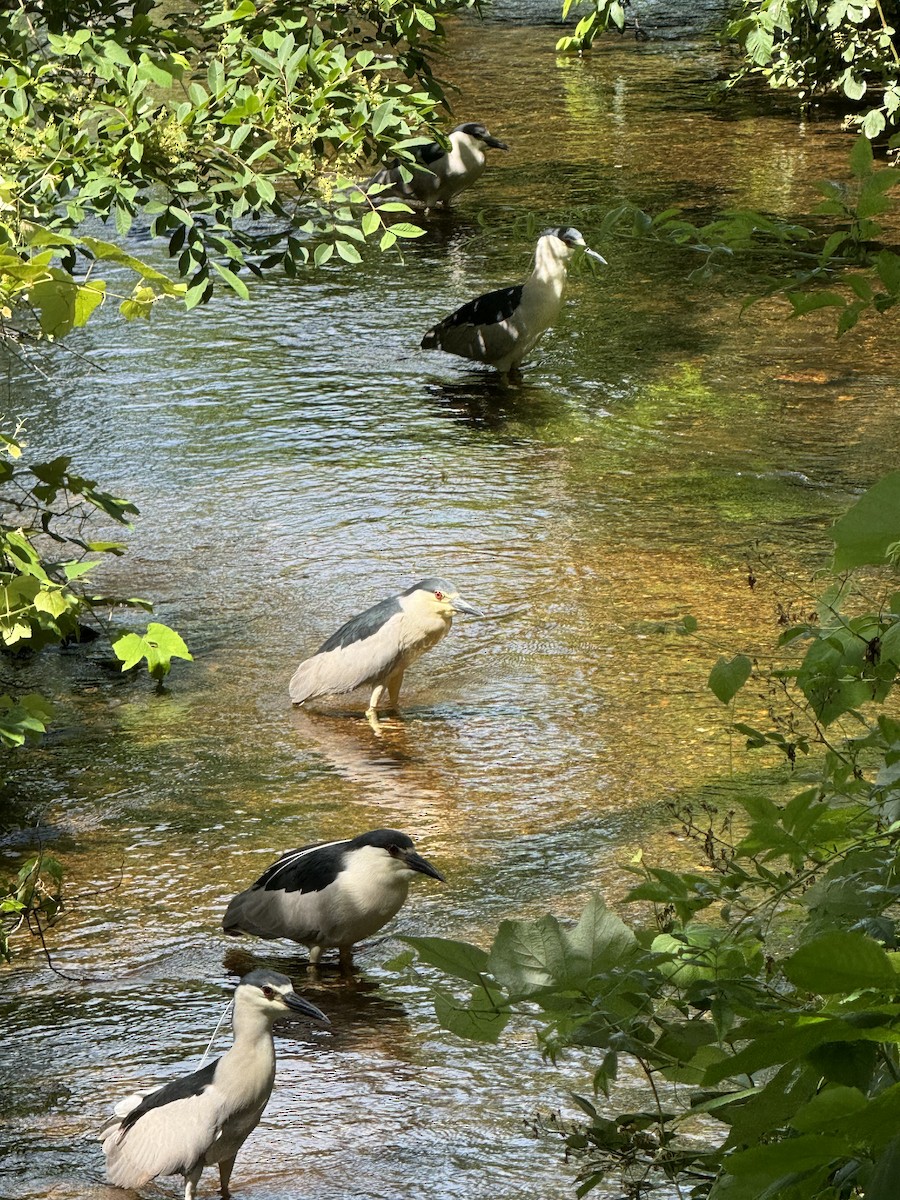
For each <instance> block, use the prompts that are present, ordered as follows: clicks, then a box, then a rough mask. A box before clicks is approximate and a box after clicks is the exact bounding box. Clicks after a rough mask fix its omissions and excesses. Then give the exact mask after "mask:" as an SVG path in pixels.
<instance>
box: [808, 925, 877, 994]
mask: <svg viewBox="0 0 900 1200" xmlns="http://www.w3.org/2000/svg"><path fill="white" fill-rule="evenodd" d="M784 973H785V975H786V976H787V977H788V979H789V980H790V981H791V983H794V984H796V985H797V987H800V988H805V989H806V990H807V991H810V992H819V993H821V994H822V995H829V994H831V993H835V992H847V993H852V992H856V991H859V989H860V988H881V989H888V990H892V989H896V988H897V987H898V982H900V976H898V975H897V972H896V971H895V970H894V968H893V967H892V966H891V960H890V959H889V958H888V956H887V954H886V952H885V950H884V949H883V947H881V946H880V945H879V944H878V943H877V942H875V941H873V940H872V939H871V938H868V937H866V936H865V935H864V934H861V933H850V932H846V933H844V932H835V933H829V934H826V935H825V936H824V937H820V938H816V939H815V940H814V941H812V942H807V943H806V945H805V946H801V947H800V949H799V950H797V951H796V952H795V953H794V954H792V955H791V956H790V958H788V959H787V960H786V961H785V964H784Z"/></svg>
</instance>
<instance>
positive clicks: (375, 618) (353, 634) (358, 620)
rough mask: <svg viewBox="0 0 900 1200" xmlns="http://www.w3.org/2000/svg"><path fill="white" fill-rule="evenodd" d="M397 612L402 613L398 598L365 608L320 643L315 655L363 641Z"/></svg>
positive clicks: (391, 598)
mask: <svg viewBox="0 0 900 1200" xmlns="http://www.w3.org/2000/svg"><path fill="white" fill-rule="evenodd" d="M399 612H403V607H402V605H401V604H400V600H399V597H397V596H389V597H388V598H387V600H381V601H379V603H378V604H374V605H373V606H372V607H371V608H367V609H366V611H365V612H363V613H359V614H358V615H357V616H355V617H351V618H350V620H349V621H347V622H346V623H345V624H343V625H342V626H341V627H340V629H338V630H337V632H336V633H333V634H332V635H331V637H330V638H329V639H328V640H327V641H326V642H323V643H322V645H321V646H320V647H319V648H318V650H317V651H316V654H327V653H328V651H329V650H340V649H343V648H344V647H345V646H352V645H353V643H354V642H362V641H365V639H366V638H370V637H372V636H373V635H374V634H376V633H377V632H378V630H379V629H380V628H381V627H382V625H385V624H387V622H388V621H389V620H390V619H391V617H393V616H396V615H397V613H399Z"/></svg>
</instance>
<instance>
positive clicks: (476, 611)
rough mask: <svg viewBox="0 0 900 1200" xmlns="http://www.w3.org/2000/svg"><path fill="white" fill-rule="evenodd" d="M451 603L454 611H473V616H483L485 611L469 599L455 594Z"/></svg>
mask: <svg viewBox="0 0 900 1200" xmlns="http://www.w3.org/2000/svg"><path fill="white" fill-rule="evenodd" d="M450 603H451V604H452V605H453V611H454V612H464V613H471V615H472V616H473V617H483V616H484V613H483V612H482V611H481V609H480V608H476V607H475V605H474V604H470V603H469V602H468V600H463V598H462V596H454V597H453V598H452V599H451V600H450Z"/></svg>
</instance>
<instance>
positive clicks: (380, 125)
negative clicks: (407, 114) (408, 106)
mask: <svg viewBox="0 0 900 1200" xmlns="http://www.w3.org/2000/svg"><path fill="white" fill-rule="evenodd" d="M393 114H394V104H393V101H391V100H386V101H385V102H384V104H380V105H379V106H378V108H376V109H375V111H374V112H373V113H372V136H373V137H378V136H379V135H380V134H381V132H382V131H383V130H384V128H385V126H386V125H387V124H388V122H389V121H390V120H391V117H392V116H393Z"/></svg>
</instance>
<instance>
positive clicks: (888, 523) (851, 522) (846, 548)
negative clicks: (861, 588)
mask: <svg viewBox="0 0 900 1200" xmlns="http://www.w3.org/2000/svg"><path fill="white" fill-rule="evenodd" d="M830 533H831V537H832V539H833V541H834V542H835V545H836V549H835V552H834V561H833V569H834V570H835V571H847V570H849V569H850V568H852V567H860V566H865V565H866V564H869V563H877V564H883V563H884V562H886V561H887V558H888V553H887V552H888V547H889V546H892V545H893V544H894V543H895V542H897V541H900V471H891V472H889V473H888V474H887V475H885V476H883V477H882V478H881V479H879V480H878V482H877V483H876V484H874V485H873V486H872V487H870V488H869V490H868V491H867V492H866V493H865V494H864V495H863V496H861V497H860V498H859V500H857V502H856V503H855V504H854V505H853V507H852V508H850V509H849V510H848V511H847V512H846V513H844V515H843V516H842V517H840V518H839V519H838V520H837V521H835V523H834V525H833V526H832V527H831V530H830Z"/></svg>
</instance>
